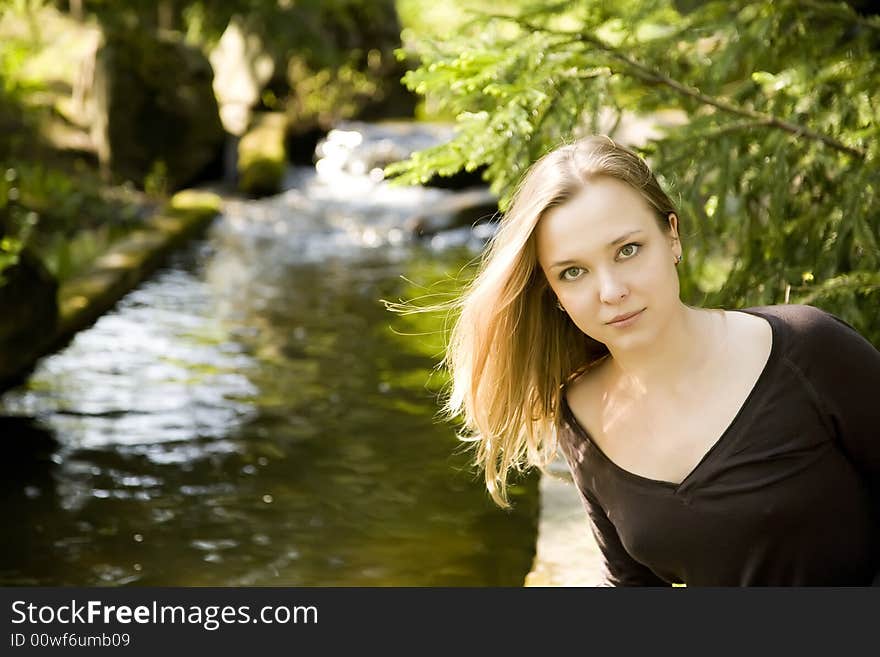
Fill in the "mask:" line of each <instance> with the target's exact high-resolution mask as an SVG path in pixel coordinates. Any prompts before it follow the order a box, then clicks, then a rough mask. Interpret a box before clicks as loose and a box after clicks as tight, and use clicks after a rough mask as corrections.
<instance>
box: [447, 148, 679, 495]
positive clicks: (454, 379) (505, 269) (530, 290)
mask: <svg viewBox="0 0 880 657" xmlns="http://www.w3.org/2000/svg"><path fill="white" fill-rule="evenodd" d="M597 176H607V177H612V178H616V179H618V180H620V181H621V182H624V183H626V184H628V185H629V186H630V187H632V188H633V189H634V190H635V191H637V192H638V193H639V194H641V196H642V197H644V198H645V200H646V201H647V202H648V203H649V205H650V206H651V207H653V208H654V209H655V210H656V212H657V218H658V222H659V223H660V224H661V225H662V226H664V227H665V228H666V229H667V230H668V228H669V226H668V224H667V223H666V222H667V221H668V217H669V214H670V213H673V212H675V213H676V214H677V212H676V210H675V208H674V206H673V204H672V201H671V200H670V199H669V197H668V196H667V194H666V193H665V192H664V191H663V190H662V189H661V187H660V185H659V184H658V182H657V180H656V178H655V177H654V174H653V173H652V172H651V170H650V168H649V167H648V165H647V163H646V162H645V161H644V160H643V159H642V158H641V157H639V156H638V155H637V154H636V153H634V152H632V151H631V150H629V149H627V148H625V147H623V146H620V145H619V144H617V143H615V142H614V141H613V140H612V139H610V138H609V137H605V136H592V137H585V138H583V139H579V140H577V141H575V142H573V143H568V144H564V145H562V146H560V147H558V148H556V149H555V150H553V151H551V152H549V153H547V154H546V155H544V156H543V157H542V158H540V159H539V160H538V161H537V162H535V163H534V164H533V165H532V166H531V167H530V169H529V170H528V171H527V172H526V174H525V176H524V177H523V179H522V180H521V181H520V184H519V185H518V187H517V189H516V191H515V193H514V195H513V198H512V201H511V204H510V207H509V209H508V211H507V212H506V213H505V215H504V217H503V218H502V219H501V221H500V227H499V229H498V231H497V232H496V234H495V236H494V237H493V238H492V240H491V241H490V243H489V245H488V246H487V249H486V250H485V251H484V254H483V257H482V260H481V263H480V268H479V271H478V273H477V275H476V277H475V278H474V280H473V281H472V282H471V283H470V284H469V285H468V286H467V287H466V288H465V290H464V292H463V293H462V294H461V296H460V297H459V298H458V299H457V300H456V301H455V302H454V303H453V304H452V306H453V307H454V308H455V309H457V310H458V311H459V312H458V315H457V318H456V320H455V323H454V326H453V328H452V332H451V336H450V340H449V342H448V344H447V348H446V356H445V358H444V361H443V363H442V364H443V365H444V366H445V367H446V368H447V369H448V370H449V373H450V375H451V387H450V390H449V395H448V398H447V399H446V401H445V404H444V406H443V410H444V412H445V413H446V414H447V415H448V417H449V418H450V419H454V418H458V417H460V418H461V419H462V420H463V427H462V429H461V430H460V431H459V434H458V435H459V438H460V439H461V440H464V441H468V442H472V443H473V444H474V447H475V450H474V451H475V462H476V465H477V466H478V467H480V468H481V469H482V470H483V472H484V475H485V482H486V488H487V490H488V491H489V494H490V495H491V497H492V499H493V500H495V502H496V503H497V504H498V505H499V506H502V507H509V506H510V504H509V502H508V496H507V477H508V473H509V472H510V470H512V469H515V470H517V471H522V470H523V469H524V468H525V467H528V466H536V467H538V468H541V469H543V468H544V467H545V466H546V465H547V464H549V463H550V461H552V460H553V458H555V456H556V448H557V442H556V439H557V426H558V424H559V421H560V399H561V395H562V394H563V390H562V386H563V385H564V383H565V382H566V381H567V380H568V379H569V378H570V377H572V376H574V375H576V374H577V373H579V372H582V371H584V370H585V369H587V368H589V367H590V366H591V365H592V364H593V363H595V362H596V361H598V360H599V359H601V358H602V357H603V356H605V355H606V354H607V353H608V350H607V348H606V347H605V345H603V344H601V343H599V342H597V341H595V340H593V339H592V338H590V337H589V336H587V335H586V334H584V333H583V332H582V331H581V330H580V329H579V328H578V327H577V326H575V324H574V323H573V322H572V321H571V320H570V319H569V318H568V315H567V314H565V313H564V312H561V311H560V310H559V309H558V308H557V306H556V297H555V295H554V294H553V293H552V290H551V289H550V287H549V284H548V282H547V279H546V277H545V276H544V273H543V271H542V270H541V268H540V267H539V266H538V261H537V254H536V247H535V238H534V234H535V227H536V226H537V225H538V222H539V221H540V220H541V218H542V216H543V215H544V213H545V212H547V210H548V209H550V208H552V207H554V206H558V205H561V204H563V203H565V202H566V201H568V200H569V199H571V198H572V197H573V196H575V195H576V194H577V193H578V192H579V191H580V190H582V189H583V187H584V185H585V184H588V183H589V181H590V180H591V179H593V178H595V177H597Z"/></svg>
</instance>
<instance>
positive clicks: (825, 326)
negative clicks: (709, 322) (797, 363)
mask: <svg viewBox="0 0 880 657" xmlns="http://www.w3.org/2000/svg"><path fill="white" fill-rule="evenodd" d="M744 310H745V311H746V312H749V311H751V312H753V314H757V315H759V316H763V317H765V318H767V320H768V321H769V322H771V325H774V324H775V328H777V329H778V332H779V333H782V334H783V335H782V336H781V337H782V338H783V341H784V342H785V349H784V351H785V352H786V353H788V354H790V355H791V356H792V357H793V358H795V357H810V358H816V357H818V358H821V359H828V358H831V359H833V358H836V357H842V356H845V354H846V353H848V352H850V351H852V350H853V349H855V350H856V351H863V350H864V349H865V348H870V349H873V345H871V343H870V342H868V340H867V338H865V337H864V336H863V335H861V334H860V333H859V332H858V331H857V330H856V329H855V328H854V327H853V326H852V325H851V324H850V323H849V322H847V321H846V320H844V319H842V318H841V317H838V316H837V315H836V314H834V313H831V312H829V311H827V310H823V309H822V308H818V307H816V306H812V305H809V304H779V305H772V306H756V307H753V308H747V309H744Z"/></svg>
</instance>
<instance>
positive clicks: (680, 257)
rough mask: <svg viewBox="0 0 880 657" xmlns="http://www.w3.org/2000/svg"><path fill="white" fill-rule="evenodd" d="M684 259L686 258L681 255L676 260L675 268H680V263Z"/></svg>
mask: <svg viewBox="0 0 880 657" xmlns="http://www.w3.org/2000/svg"><path fill="white" fill-rule="evenodd" d="M682 258H684V255H680V256H678V257H676V258H675V266H676V267H678V263H680V262H681V261H682Z"/></svg>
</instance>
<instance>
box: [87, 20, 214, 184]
mask: <svg viewBox="0 0 880 657" xmlns="http://www.w3.org/2000/svg"><path fill="white" fill-rule="evenodd" d="M213 79H214V72H213V70H212V69H211V65H210V63H209V62H208V59H207V57H205V55H204V54H203V53H202V52H201V51H199V50H198V49H197V48H194V47H192V46H189V45H187V44H185V43H184V42H183V41H182V40H181V39H180V38H179V37H176V36H174V35H172V34H168V35H163V36H161V37H155V36H151V35H149V34H146V33H130V34H126V35H121V34H116V33H111V34H109V35H108V36H107V39H106V43H105V44H104V45H103V46H102V47H101V48H100V49H99V51H98V53H97V55H96V63H95V83H94V87H93V94H94V100H95V122H94V125H93V127H92V134H93V139H94V141H95V144H96V147H97V151H98V158H99V160H100V162H101V164H102V166H103V167H104V168H105V169H106V170H108V171H109V172H110V173H112V174H113V175H114V176H115V177H117V178H121V179H128V180H132V181H134V182H135V183H137V184H138V185H141V186H143V185H144V184H145V183H146V182H147V181H148V180H150V179H153V184H160V183H161V184H162V185H163V186H165V187H166V188H167V189H166V191H171V190H175V189H180V188H181V187H183V186H185V185H187V184H189V183H191V182H193V181H194V180H197V179H199V177H200V176H201V175H202V174H203V172H204V171H205V170H206V169H208V168H210V167H212V166H214V165H215V164H216V162H217V161H218V160H219V158H220V157H221V153H222V148H223V142H224V140H225V137H226V133H225V132H224V130H223V126H222V124H221V123H220V113H219V109H218V107H217V99H216V98H215V97H214V89H213V86H212V83H213ZM157 178H161V180H157Z"/></svg>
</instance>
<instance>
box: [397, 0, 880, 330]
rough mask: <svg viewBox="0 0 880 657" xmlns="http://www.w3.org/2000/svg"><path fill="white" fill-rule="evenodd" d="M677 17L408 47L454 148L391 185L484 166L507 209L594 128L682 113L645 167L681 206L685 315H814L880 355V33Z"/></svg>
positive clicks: (553, 21)
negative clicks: (531, 177)
mask: <svg viewBox="0 0 880 657" xmlns="http://www.w3.org/2000/svg"><path fill="white" fill-rule="evenodd" d="M676 4H679V3H673V2H668V1H662V0H625V1H622V2H618V3H614V4H613V6H612V5H611V3H595V2H589V1H587V0H580V1H578V2H568V3H564V4H559V3H550V2H533V3H531V4H530V5H529V10H528V12H525V11H522V12H520V13H515V12H514V13H513V14H512V15H511V16H510V17H506V18H505V17H498V16H484V17H482V18H478V19H477V22H476V23H475V24H474V25H471V26H470V29H469V32H468V34H469V35H470V36H468V37H467V38H457V37H456V36H451V37H450V38H449V39H447V40H445V41H444V42H442V43H432V44H420V45H419V48H418V51H419V58H420V61H421V65H420V67H419V68H418V69H417V70H415V71H411V72H410V73H408V74H407V76H406V78H405V79H404V82H405V83H406V84H407V85H408V86H409V87H410V89H412V90H414V91H416V92H418V93H420V94H424V95H427V96H429V97H431V98H432V99H433V100H434V102H435V103H437V104H438V105H439V106H441V107H443V108H446V109H448V110H451V111H452V113H453V115H455V116H457V126H458V132H457V136H456V138H455V139H454V140H453V141H452V142H451V143H449V144H447V145H443V146H439V147H435V148H432V149H429V150H427V151H423V152H421V153H416V154H414V155H413V156H412V158H410V159H409V160H407V161H405V162H399V163H396V164H394V165H392V166H391V167H389V170H388V173H389V175H394V176H397V180H398V181H399V182H401V183H412V182H417V181H424V180H427V179H428V178H430V177H431V176H432V175H433V174H434V173H442V174H444V175H450V174H452V173H454V172H455V171H458V170H459V169H462V168H467V169H471V170H472V169H474V168H476V167H479V166H484V167H485V169H484V177H485V179H486V180H487V181H488V182H489V183H490V185H491V188H492V190H493V191H495V192H496V193H497V194H498V195H499V197H500V199H501V202H500V204H501V207H502V209H504V208H505V207H506V204H507V202H508V200H509V198H510V195H511V194H512V192H513V189H514V188H515V186H516V184H517V182H518V181H519V179H520V178H521V176H522V174H523V173H524V172H525V171H526V169H527V168H528V167H529V165H530V164H531V163H533V162H534V161H535V160H536V159H537V158H538V157H540V156H541V155H542V154H543V153H545V152H546V151H547V150H549V149H551V148H553V147H555V146H556V145H558V144H559V142H560V141H561V140H563V139H569V138H571V137H573V136H576V135H578V134H583V133H586V132H592V131H597V130H600V129H606V130H608V129H609V128H608V127H607V126H608V123H607V121H606V122H604V123H603V122H602V121H601V120H600V118H601V117H602V116H603V112H605V113H607V112H608V111H609V110H611V112H612V114H616V115H618V116H620V115H630V114H641V115H645V114H650V113H651V112H655V111H660V110H670V109H672V110H683V111H684V112H686V115H687V122H686V123H685V124H684V125H680V126H675V127H670V128H667V129H666V130H665V131H664V134H663V135H662V136H661V137H658V138H655V139H653V140H651V141H649V142H648V143H647V144H645V145H644V147H643V154H644V155H645V156H646V157H647V158H649V161H650V163H651V165H652V167H653V168H654V170H655V172H656V173H657V174H658V176H659V177H660V178H661V179H662V181H663V183H664V185H665V186H666V188H667V191H669V192H671V195H672V196H673V198H675V199H676V200H677V201H678V202H679V204H680V209H681V211H682V215H683V216H682V219H683V225H684V232H683V235H684V238H685V243H686V248H687V250H688V256H687V258H686V260H685V264H684V265H683V266H682V267H681V268H680V271H681V273H682V290H683V294H684V295H685V296H686V297H687V301H689V302H693V303H706V304H710V305H724V306H728V307H742V306H748V305H759V304H768V303H781V302H784V301H785V300H786V299H788V300H789V301H790V302H804V303H817V304H819V305H822V306H823V307H825V308H826V309H828V310H830V311H832V312H835V311H836V312H839V313H841V314H846V316H848V317H849V318H850V319H851V320H852V321H853V323H854V324H856V325H857V328H859V329H860V330H862V331H863V332H864V333H865V334H866V335H868V336H869V337H870V338H871V339H872V340H874V342H875V343H876V344H880V321H878V320H880V310H878V307H880V303H878V301H880V281H878V279H877V276H876V271H877V270H878V267H880V253H878V242H880V230H878V223H880V222H878V217H880V208H878V199H877V190H878V187H880V172H878V168H877V155H878V150H880V146H878V144H880V140H878V137H880V134H878V131H880V127H878V126H880V121H878V118H880V117H878V114H880V91H878V90H880V64H878V57H877V50H878V49H880V21H878V20H877V19H876V17H869V18H865V17H862V16H859V15H857V14H856V13H855V12H854V11H853V10H852V9H851V8H850V7H849V6H848V5H846V4H842V3H825V2H795V1H794V0H786V1H782V2H771V1H769V0H765V1H762V2H735V3H730V2H705V3H687V4H691V5H693V4H698V6H697V7H696V8H695V9H693V10H692V11H690V12H688V13H683V12H680V11H679V10H678V9H677V8H676ZM680 4H682V5H683V4H685V3H680ZM474 34H476V35H478V36H477V37H476V38H475V37H474V36H473V35H474ZM612 136H613V135H612ZM805 272H808V273H809V276H805ZM859 322H861V323H860V324H859Z"/></svg>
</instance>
